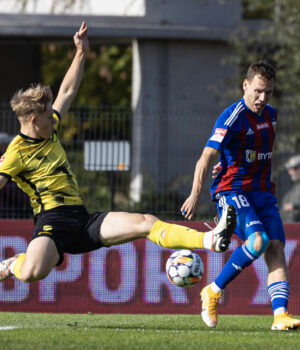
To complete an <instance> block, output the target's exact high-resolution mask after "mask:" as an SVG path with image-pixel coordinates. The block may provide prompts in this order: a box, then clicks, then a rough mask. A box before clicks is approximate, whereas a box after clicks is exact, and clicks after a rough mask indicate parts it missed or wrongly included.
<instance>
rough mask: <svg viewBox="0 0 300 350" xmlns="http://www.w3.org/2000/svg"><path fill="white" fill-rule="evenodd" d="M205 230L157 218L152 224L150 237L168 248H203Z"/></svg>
mask: <svg viewBox="0 0 300 350" xmlns="http://www.w3.org/2000/svg"><path fill="white" fill-rule="evenodd" d="M204 235H205V232H198V231H196V230H193V229H191V228H188V227H186V226H181V225H176V224H169V223H167V222H163V221H160V220H157V221H156V222H155V223H154V225H153V226H152V228H151V230H150V233H149V236H148V238H149V239H150V240H151V241H152V242H154V243H156V244H158V245H160V246H162V247H166V248H171V249H181V248H182V249H183V248H187V249H199V248H200V249H201V248H204V247H203V237H204Z"/></svg>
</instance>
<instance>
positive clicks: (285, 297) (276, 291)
mask: <svg viewBox="0 0 300 350" xmlns="http://www.w3.org/2000/svg"><path fill="white" fill-rule="evenodd" d="M268 293H269V295H270V298H271V302H272V309H273V312H274V311H275V310H276V309H278V308H280V307H283V308H285V309H286V310H287V306H288V302H289V297H290V284H289V282H288V281H280V282H275V283H272V284H270V285H269V286H268Z"/></svg>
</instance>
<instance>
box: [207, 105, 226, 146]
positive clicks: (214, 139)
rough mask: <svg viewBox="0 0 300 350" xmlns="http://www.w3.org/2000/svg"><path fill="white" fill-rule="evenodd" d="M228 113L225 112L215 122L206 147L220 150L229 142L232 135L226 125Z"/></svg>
mask: <svg viewBox="0 0 300 350" xmlns="http://www.w3.org/2000/svg"><path fill="white" fill-rule="evenodd" d="M228 116H229V114H228V112H227V111H226V110H225V111H224V112H223V113H222V114H221V115H220V116H219V118H218V119H217V120H216V123H215V126H214V128H213V131H212V133H211V135H210V137H209V139H208V141H207V143H206V145H205V146H206V147H211V148H214V149H217V150H222V149H224V148H225V147H226V145H227V144H228V143H229V142H230V140H231V138H232V136H233V133H232V130H231V127H230V126H229V125H228V122H227V121H228Z"/></svg>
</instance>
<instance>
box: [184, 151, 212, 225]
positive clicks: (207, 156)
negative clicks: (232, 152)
mask: <svg viewBox="0 0 300 350" xmlns="http://www.w3.org/2000/svg"><path fill="white" fill-rule="evenodd" d="M218 156H219V151H218V150H216V149H214V148H211V147H205V148H204V150H203V152H202V155H201V157H200V158H199V160H198V162H197V164H196V169H195V173H194V181H193V187H192V191H191V194H190V195H189V197H188V198H187V199H186V201H185V202H184V203H183V205H182V207H181V212H182V215H183V216H184V217H185V218H187V219H189V220H191V219H192V217H193V216H194V214H195V213H196V210H197V207H198V203H199V198H200V194H201V191H202V188H203V186H204V183H205V181H206V179H207V176H208V172H209V169H210V167H211V166H212V164H213V162H215V161H216V159H217V157H218Z"/></svg>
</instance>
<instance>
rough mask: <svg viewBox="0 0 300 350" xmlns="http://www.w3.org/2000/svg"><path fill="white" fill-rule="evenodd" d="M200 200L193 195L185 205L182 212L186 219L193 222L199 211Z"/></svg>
mask: <svg viewBox="0 0 300 350" xmlns="http://www.w3.org/2000/svg"><path fill="white" fill-rule="evenodd" d="M198 203H199V198H198V196H196V195H193V194H191V195H190V196H189V197H188V198H187V199H186V201H185V202H184V203H183V205H182V207H181V209H180V211H181V215H182V216H184V217H185V218H186V219H188V220H191V219H192V218H193V216H194V214H195V213H196V211H197V207H198Z"/></svg>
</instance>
